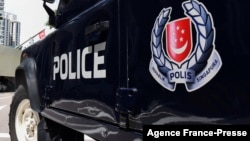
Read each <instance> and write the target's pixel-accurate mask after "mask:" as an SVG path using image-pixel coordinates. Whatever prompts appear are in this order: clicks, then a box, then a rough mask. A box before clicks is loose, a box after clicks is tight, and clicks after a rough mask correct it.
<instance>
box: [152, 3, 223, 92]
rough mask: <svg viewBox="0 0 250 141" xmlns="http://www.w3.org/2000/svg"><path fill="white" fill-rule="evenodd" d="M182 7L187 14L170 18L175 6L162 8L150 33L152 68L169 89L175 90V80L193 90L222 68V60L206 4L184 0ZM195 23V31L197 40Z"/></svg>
mask: <svg viewBox="0 0 250 141" xmlns="http://www.w3.org/2000/svg"><path fill="white" fill-rule="evenodd" d="M182 8H183V9H184V14H185V15H186V17H184V18H180V19H177V20H174V21H170V14H171V11H172V7H169V8H164V9H162V11H161V12H160V14H159V15H158V17H157V18H156V21H155V24H154V27H153V29H152V34H151V51H152V59H151V61H150V66H149V71H150V73H151V75H152V76H153V77H154V79H155V80H156V81H157V82H158V83H159V84H161V85H162V86H163V87H164V88H166V89H168V90H170V91H175V89H176V84H181V83H182V84H185V86H186V89H187V91H188V92H192V91H195V90H197V89H199V88H201V87H202V86H204V85H205V84H207V83H208V82H209V81H210V80H211V79H212V78H213V77H214V76H215V75H216V74H217V73H218V72H219V70H220V68H221V66H222V61H221V58H220V55H219V53H218V52H217V50H216V49H215V45H214V41H215V27H214V24H213V19H212V16H211V14H210V13H209V12H208V11H207V9H206V7H205V6H204V5H203V4H202V3H201V2H198V1H197V0H190V1H186V2H183V3H182ZM192 24H193V25H194V27H195V31H196V43H195V44H193V39H192V38H193V33H192ZM164 34H165V36H164ZM164 40H165V44H164V43H163V41H164ZM164 45H165V47H163V46H164ZM164 49H165V50H164Z"/></svg>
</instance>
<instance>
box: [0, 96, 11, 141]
mask: <svg viewBox="0 0 250 141" xmlns="http://www.w3.org/2000/svg"><path fill="white" fill-rule="evenodd" d="M12 95H13V93H0V141H10V135H9V126H8V123H9V116H8V115H9V110H10V103H11V100H12Z"/></svg>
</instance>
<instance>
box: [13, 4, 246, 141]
mask: <svg viewBox="0 0 250 141" xmlns="http://www.w3.org/2000/svg"><path fill="white" fill-rule="evenodd" d="M53 2H54V0H44V5H43V6H44V8H45V10H46V11H47V13H48V15H49V24H50V25H51V26H53V27H55V28H56V30H55V31H54V32H52V33H51V34H49V35H48V36H47V37H46V38H45V39H43V40H41V41H39V42H37V43H35V44H33V45H31V46H30V47H29V48H27V49H25V50H23V52H22V54H21V63H20V66H19V67H18V68H17V69H16V76H15V78H16V83H15V84H16V92H15V95H14V97H13V100H12V104H11V109H10V115H9V116H10V118H9V119H10V120H9V126H10V135H11V140H12V141H23V140H25V141H36V140H38V141H45V140H46V141H52V140H53V141H54V140H55V141H57V140H58V141H61V140H66V141H78V140H83V138H84V135H88V136H90V137H92V138H94V139H96V140H109V141H117V140H119V141H132V140H133V141H142V140H143V127H144V125H163V126H164V127H167V126H168V125H173V124H174V125H175V124H178V125H183V124H185V125H197V124H205V125H228V124H229V125H238V124H242V125H247V124H249V123H250V102H249V100H250V81H249V80H250V75H249V70H248V68H249V67H250V61H249V58H250V42H249V41H250V40H249V39H250V34H249V33H250V15H249V4H250V2H249V1H245V0H219V1H218V0H217V1H215V0H60V2H59V5H58V9H57V10H56V11H53V10H51V9H50V7H49V6H47V3H53ZM38 14H39V13H38ZM149 135H150V134H149Z"/></svg>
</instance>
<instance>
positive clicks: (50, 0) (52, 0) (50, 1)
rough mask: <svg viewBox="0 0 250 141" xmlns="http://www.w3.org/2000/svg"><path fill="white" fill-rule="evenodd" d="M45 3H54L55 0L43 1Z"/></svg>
mask: <svg viewBox="0 0 250 141" xmlns="http://www.w3.org/2000/svg"><path fill="white" fill-rule="evenodd" d="M43 1H44V2H48V3H54V2H55V0H43Z"/></svg>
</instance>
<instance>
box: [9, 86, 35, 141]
mask: <svg viewBox="0 0 250 141" xmlns="http://www.w3.org/2000/svg"><path fill="white" fill-rule="evenodd" d="M39 122H40V118H39V114H38V113H37V112H35V111H34V110H32V109H31V106H30V100H29V99H28V95H27V92H26V91H25V89H24V87H23V86H19V87H18V89H17V90H16V92H15V95H14V96H13V99H12V103H11V105H10V113H9V131H10V138H11V141H37V140H38V123H39Z"/></svg>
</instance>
